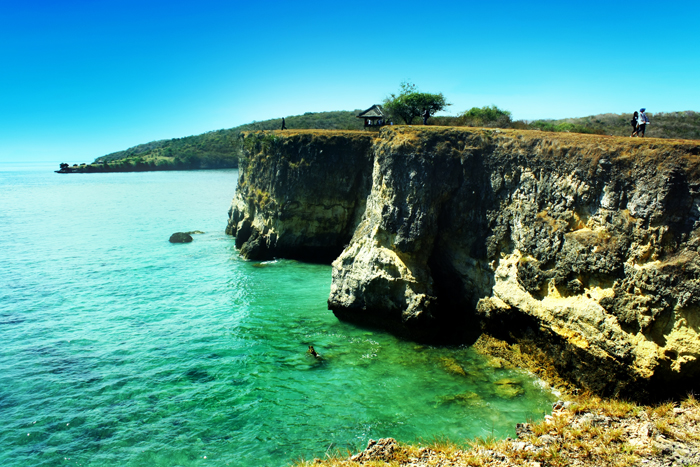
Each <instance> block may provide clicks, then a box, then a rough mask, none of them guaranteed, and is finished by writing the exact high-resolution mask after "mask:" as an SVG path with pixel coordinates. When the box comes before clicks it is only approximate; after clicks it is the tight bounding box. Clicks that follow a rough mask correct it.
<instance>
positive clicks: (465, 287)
mask: <svg viewBox="0 0 700 467" xmlns="http://www.w3.org/2000/svg"><path fill="white" fill-rule="evenodd" d="M247 138H250V142H249V143H248V144H247V145H246V146H247V147H248V148H249V149H248V150H247V152H246V153H247V158H248V161H249V162H248V164H250V165H249V166H248V168H245V167H244V166H243V165H242V168H241V175H240V179H239V192H238V193H237V195H236V199H235V200H234V205H233V208H232V213H231V221H230V223H229V231H230V232H231V233H234V234H235V235H236V236H237V237H236V242H237V245H238V246H239V248H241V253H242V254H243V255H244V256H247V257H251V258H261V257H267V256H270V255H272V256H296V257H301V256H303V255H301V254H300V252H308V251H323V252H324V253H325V257H330V256H332V255H333V254H335V252H337V251H340V248H341V247H342V246H343V245H345V243H347V246H346V247H345V248H344V249H343V250H342V253H340V256H338V257H337V259H335V261H334V262H333V281H332V286H331V293H330V297H329V300H328V304H329V308H330V309H331V310H333V312H334V313H335V314H336V315H337V316H339V317H341V318H343V319H348V320H352V321H357V322H369V323H374V324H379V325H383V326H386V327H388V328H391V329H393V330H395V331H397V332H401V333H405V334H408V335H411V336H414V337H417V338H433V339H439V340H443V341H445V340H447V339H451V340H457V341H466V342H469V341H471V340H472V339H474V338H475V337H476V336H477V335H478V334H479V333H481V332H483V331H484V330H486V331H488V332H490V333H493V334H498V335H501V336H502V337H513V336H516V337H517V336H518V335H522V334H523V333H529V334H531V335H534V336H535V337H536V339H537V341H538V342H539V343H540V345H541V346H542V347H543V349H544V350H546V351H547V352H549V354H550V355H552V356H553V357H555V359H556V360H557V363H558V365H559V367H560V369H561V370H562V371H564V372H565V373H567V374H569V375H570V376H571V377H572V378H573V379H575V380H577V381H578V382H579V384H582V385H584V386H586V387H588V388H591V389H593V390H595V391H597V392H599V393H618V394H625V395H630V394H641V393H647V392H648V393H659V392H663V391H669V390H672V389H679V390H680V389H683V388H689V387H693V385H694V384H696V383H695V381H696V380H697V379H700V378H699V377H700V361H699V360H698V357H700V337H699V335H698V333H699V332H700V311H699V310H700V282H699V279H700V258H699V255H698V249H699V248H700V230H699V229H700V169H699V168H698V162H699V160H700V158H699V157H698V155H699V154H700V145H698V144H697V143H691V142H679V141H660V140H653V139H647V140H642V139H635V140H630V139H629V138H627V139H625V138H609V137H600V136H588V135H566V134H550V133H541V132H527V131H515V130H508V131H506V130H475V129H461V128H459V129H457V128H439V127H428V128H407V127H390V128H385V129H383V130H382V132H381V133H380V134H379V136H378V137H376V138H375V139H374V141H372V140H371V139H370V137H369V136H363V134H362V133H328V134H327V135H326V136H322V135H321V134H308V133H303V132H298V133H293V134H289V135H282V134H280V133H274V134H258V135H249V136H247ZM331 148H333V149H331ZM321 151H324V152H323V155H322V153H321ZM302 153H303V154H304V155H305V157H301V154H302ZM341 154H342V156H341ZM302 159H303V160H304V161H306V162H307V165H304V171H300V170H299V168H298V167H296V166H295V168H294V169H292V167H291V166H292V165H293V164H298V163H299V161H300V160H302ZM370 171H371V177H370ZM330 187H333V188H334V189H329V188H330ZM267 193H269V195H267V198H266V194H267ZM295 203H298V204H295ZM328 206H333V207H334V208H328ZM336 207H337V209H336ZM334 209H335V211H334ZM350 236H352V239H351V240H350ZM283 237H284V238H285V239H286V240H285V241H281V239H282V238H283ZM322 256H323V255H322Z"/></svg>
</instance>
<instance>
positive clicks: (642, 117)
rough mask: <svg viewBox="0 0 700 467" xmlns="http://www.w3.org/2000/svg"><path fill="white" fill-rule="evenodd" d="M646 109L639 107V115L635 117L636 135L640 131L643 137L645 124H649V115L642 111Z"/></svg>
mask: <svg viewBox="0 0 700 467" xmlns="http://www.w3.org/2000/svg"><path fill="white" fill-rule="evenodd" d="M646 110H647V109H640V110H639V117H638V118H637V123H638V125H637V136H639V134H640V133H641V135H642V138H644V131H645V130H646V128H647V125H648V124H649V117H647V114H645V113H644V112H645V111H646Z"/></svg>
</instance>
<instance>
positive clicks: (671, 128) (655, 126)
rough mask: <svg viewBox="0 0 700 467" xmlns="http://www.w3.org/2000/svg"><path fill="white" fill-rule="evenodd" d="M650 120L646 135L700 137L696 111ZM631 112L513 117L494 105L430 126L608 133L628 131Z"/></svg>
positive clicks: (699, 116) (439, 119)
mask: <svg viewBox="0 0 700 467" xmlns="http://www.w3.org/2000/svg"><path fill="white" fill-rule="evenodd" d="M647 116H648V117H649V119H650V120H651V123H650V124H649V125H648V126H647V129H646V137H649V138H670V139H700V112H693V111H691V110H688V111H685V112H659V113H656V114H652V113H650V112H647ZM631 120H632V113H629V114H600V115H591V116H589V117H581V118H565V119H560V120H533V121H526V120H515V121H513V120H512V118H511V113H510V112H509V111H507V110H502V109H499V108H498V107H496V106H495V105H494V106H486V107H481V108H479V107H473V108H472V109H470V110H468V111H466V112H464V113H462V114H460V115H459V116H457V117H449V116H446V117H434V119H433V122H432V123H433V124H434V125H444V126H471V127H487V128H514V129H518V130H541V131H555V132H566V133H587V134H597V135H611V136H630V134H632V125H631V123H630V121H631Z"/></svg>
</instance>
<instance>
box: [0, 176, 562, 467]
mask: <svg viewBox="0 0 700 467" xmlns="http://www.w3.org/2000/svg"><path fill="white" fill-rule="evenodd" d="M52 170H53V169H52V168H51V167H43V166H41V167H36V166H31V165H29V166H16V165H15V166H10V165H7V164H5V165H0V225H2V227H3V229H2V236H0V258H1V261H0V338H1V339H2V343H3V345H2V346H1V347H0V422H1V423H0V446H1V447H2V448H1V449H0V465H3V466H5V465H7V466H42V465H46V466H49V465H51V466H55V465H89V466H142V465H143V466H161V465H162V466H195V465H231V466H263V465H265V466H268V465H269V466H272V465H286V464H288V463H289V462H290V461H293V460H298V459H299V458H301V457H305V458H311V457H322V456H323V455H324V453H326V452H328V451H335V450H341V451H343V452H345V451H348V450H349V451H353V452H354V451H358V450H360V449H361V448H363V447H364V446H365V445H366V443H367V440H368V439H369V438H375V439H376V438H379V437H386V436H393V437H395V438H397V439H399V440H400V441H406V442H416V441H421V440H423V441H431V440H433V439H435V438H444V437H449V438H451V439H453V440H457V441H459V440H464V439H468V438H474V437H476V436H481V437H485V436H496V437H505V436H511V435H513V434H514V426H515V423H518V422H523V421H526V420H528V419H537V418H541V417H542V416H543V414H544V413H545V412H546V411H547V410H548V409H549V407H550V403H551V401H552V400H553V396H552V395H551V393H549V392H548V391H547V390H545V389H543V388H542V386H541V385H540V384H539V383H538V381H536V380H535V379H533V378H531V377H529V376H528V375H525V374H523V373H520V372H514V371H509V370H504V369H499V368H492V367H491V366H489V365H488V363H487V362H486V361H485V360H484V359H482V358H481V357H480V356H478V355H477V354H476V353H475V352H473V351H472V350H471V349H468V348H436V347H427V346H421V345H417V344H415V343H412V342H408V341H403V340H400V339H397V338H395V337H393V336H391V335H389V334H386V333H383V332H379V331H376V330H369V329H363V328H360V327H357V326H354V325H350V324H346V323H342V322H339V321H338V320H337V319H336V318H335V317H334V316H333V314H332V313H330V312H329V311H328V310H327V309H326V299H327V297H328V292H329V288H330V266H326V265H315V264H305V263H300V262H296V261H288V260H278V261H272V262H264V263H258V262H247V261H243V260H241V259H240V258H239V257H238V255H237V253H236V250H235V248H234V244H233V239H232V238H231V237H228V236H226V235H224V233H223V230H224V227H225V225H226V213H227V211H228V207H229V204H230V201H231V198H232V196H233V194H234V191H235V185H236V179H237V173H236V171H235V170H217V171H198V172H152V173H131V174H70V175H59V174H54V173H52ZM190 230H201V231H204V232H205V233H204V234H201V235H195V236H194V242H192V243H190V244H184V245H173V244H170V243H169V242H168V238H169V236H170V234H172V233H173V232H176V231H190ZM309 345H313V346H314V347H315V348H316V350H317V351H318V352H319V353H320V354H321V355H322V359H321V360H316V359H315V358H313V357H311V356H310V355H308V354H307V353H306V349H307V348H308V346H309Z"/></svg>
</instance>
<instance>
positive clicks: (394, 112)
mask: <svg viewBox="0 0 700 467" xmlns="http://www.w3.org/2000/svg"><path fill="white" fill-rule="evenodd" d="M448 105H451V104H448V103H447V101H445V96H443V95H442V93H439V94H430V93H425V92H418V90H417V88H416V85H415V84H411V83H408V82H403V83H401V86H400V90H399V94H398V95H396V94H391V95H390V96H389V97H387V98H386V99H384V109H385V110H386V111H387V112H388V113H389V115H390V116H391V117H392V118H400V119H401V120H403V121H404V122H405V123H406V124H407V125H410V124H411V123H412V122H413V119H414V118H416V117H420V116H422V115H423V113H424V112H425V111H427V112H428V117H431V116H432V115H434V114H435V113H437V112H440V111H441V110H445V107H447V106H448Z"/></svg>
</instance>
